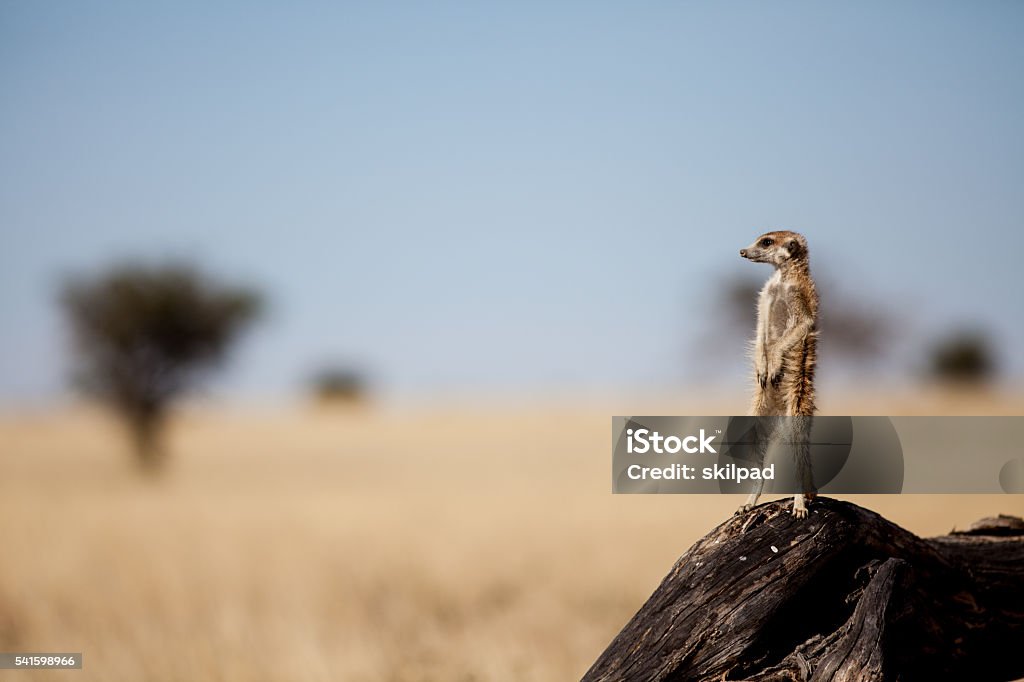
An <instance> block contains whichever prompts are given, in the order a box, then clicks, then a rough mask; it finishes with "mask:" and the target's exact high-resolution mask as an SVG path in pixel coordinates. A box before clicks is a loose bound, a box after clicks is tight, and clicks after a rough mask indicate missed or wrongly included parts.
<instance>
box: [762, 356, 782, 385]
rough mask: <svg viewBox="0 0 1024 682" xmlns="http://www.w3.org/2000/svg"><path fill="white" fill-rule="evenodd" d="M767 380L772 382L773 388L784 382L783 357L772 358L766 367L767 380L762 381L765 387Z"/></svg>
mask: <svg viewBox="0 0 1024 682" xmlns="http://www.w3.org/2000/svg"><path fill="white" fill-rule="evenodd" d="M766 381H767V382H771V384H772V387H773V388H778V387H779V384H780V383H782V358H781V357H779V358H771V359H770V360H768V364H767V366H766V367H765V380H764V381H762V382H761V388H765V385H766Z"/></svg>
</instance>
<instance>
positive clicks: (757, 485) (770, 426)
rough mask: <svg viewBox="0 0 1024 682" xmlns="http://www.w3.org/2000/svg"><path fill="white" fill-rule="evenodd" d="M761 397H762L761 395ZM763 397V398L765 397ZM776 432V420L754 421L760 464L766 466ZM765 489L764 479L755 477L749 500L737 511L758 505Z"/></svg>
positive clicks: (756, 450) (743, 512)
mask: <svg viewBox="0 0 1024 682" xmlns="http://www.w3.org/2000/svg"><path fill="white" fill-rule="evenodd" d="M759 398H761V397H760V396H759ZM761 399H762V400H763V398H761ZM762 406H763V403H762ZM774 434H775V420H774V419H772V418H769V417H766V416H760V417H758V418H757V420H756V422H755V423H754V452H755V453H756V457H757V463H758V466H764V460H765V455H766V453H767V452H768V447H769V445H771V442H772V438H774ZM763 491H764V479H760V478H758V479H754V488H753V490H751V491H750V495H749V496H748V497H747V501H746V502H744V503H743V504H742V505H740V508H739V509H737V510H736V513H737V514H745V513H746V512H748V511H750V510H751V509H753V508H754V507H755V506H757V501H758V500H759V499H761V493H762V492H763Z"/></svg>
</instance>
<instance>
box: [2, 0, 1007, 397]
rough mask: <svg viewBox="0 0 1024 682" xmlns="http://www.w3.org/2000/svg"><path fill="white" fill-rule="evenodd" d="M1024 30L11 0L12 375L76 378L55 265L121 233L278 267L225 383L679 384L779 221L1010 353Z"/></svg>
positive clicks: (893, 300) (105, 248) (153, 245)
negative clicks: (716, 299) (727, 283)
mask: <svg viewBox="0 0 1024 682" xmlns="http://www.w3.org/2000/svg"><path fill="white" fill-rule="evenodd" d="M214 5H216V6H214ZM1022 35H1024V4H1022V3H1019V2H1009V1H1006V2H996V1H993V2H986V3H970V2H958V3H944V2H921V3H911V2H903V3H886V2H876V3H846V4H839V3H810V2H809V3H786V2H773V3H763V2H750V3H719V2H714V3H713V2H707V3H689V2H687V3H678V2H665V3H639V4H638V3H614V4H609V3H600V2H580V3H540V2H538V3H532V2H506V3H469V2H466V3H419V2H411V3H407V4H393V3H361V4H359V5H356V4H354V3H353V4H351V5H346V4H342V3H324V4H300V3H276V4H271V3H237V4H232V3H184V2H175V3H130V2H123V3H97V2H89V3H40V2H7V3H4V4H3V5H2V6H0V91H2V96H0V230H2V239H0V315H2V319H3V327H2V329H3V333H2V334H0V400H3V401H5V402H10V401H15V402H17V401H24V400H28V401H38V400H44V401H45V400H47V399H49V398H51V397H56V396H59V395H60V394H61V392H62V391H63V390H64V388H63V387H64V378H65V372H66V360H65V357H66V353H65V349H64V340H63V337H62V335H61V327H60V320H59V316H58V314H57V311H56V309H55V306H54V292H55V289H56V286H57V282H58V281H59V278H60V276H61V275H63V274H66V273H68V272H80V271H92V270H95V269H97V268H100V267H101V266H103V265H104V264H106V263H110V262H111V261H116V260H119V259H124V258H142V259H149V260H155V261H159V260H161V259H166V258H178V259H182V258H189V259H195V260H197V261H199V262H200V263H202V264H204V265H206V266H207V267H209V268H210V269H211V270H215V271H216V272H218V273H220V274H222V275H223V276H224V277H225V278H236V279H242V280H248V281H251V282H253V283H255V284H257V285H259V286H261V287H262V288H263V289H264V290H265V291H266V292H267V294H268V296H269V298H270V302H271V309H270V314H269V316H268V317H267V318H266V320H265V321H264V323H263V324H262V325H261V326H260V327H259V328H257V329H256V330H255V331H254V333H253V334H252V335H251V336H250V337H249V339H248V340H247V342H246V344H245V345H244V348H243V349H242V352H241V353H240V354H239V355H238V356H237V357H236V358H235V360H234V361H233V363H232V366H231V368H230V370H229V371H228V372H226V374H225V375H224V377H223V381H221V382H220V383H219V384H218V386H219V387H220V390H225V391H228V392H238V393H255V394H265V395H275V394H286V393H287V392H289V391H294V390H296V389H297V387H298V386H300V385H301V381H302V378H303V377H304V376H305V375H306V374H307V373H308V372H309V371H310V370H311V369H312V368H313V367H315V366H316V365H318V364H320V363H322V362H328V361H332V360H335V359H337V360H341V361H353V362H357V363H360V364H362V365H365V366H366V367H367V368H369V369H370V370H371V371H372V372H373V373H374V375H375V377H376V378H377V379H378V380H379V381H380V383H381V385H382V386H383V387H384V389H385V390H387V391H390V392H393V393H395V394H400V393H404V392H428V393H429V392H431V391H435V390H452V389H457V390H476V389H481V390H486V391H489V392H495V391H499V392H500V391H503V390H513V389H514V390H521V389H524V388H525V389H543V388H545V387H549V386H563V387H583V388H585V387H595V386H621V385H655V384H656V385H662V386H664V385H666V384H671V383H673V382H678V381H683V380H685V378H686V377H687V376H688V375H689V370H690V369H691V368H692V366H693V365H694V363H696V362H697V360H696V358H694V357H692V354H690V353H688V352H687V350H686V349H687V347H688V346H687V339H688V338H689V336H691V335H693V334H694V333H695V332H696V331H698V330H700V329H701V328H702V326H703V328H706V325H707V324H708V321H707V316H708V315H714V310H713V309H709V307H708V306H707V305H706V303H707V301H708V300H709V297H710V296H711V295H712V291H711V287H712V284H713V282H714V281H716V278H718V277H720V276H724V275H728V274H730V273H733V274H734V273H735V272H739V271H746V269H749V268H756V267H757V266H753V265H750V264H748V263H744V262H742V261H741V260H740V259H739V257H738V256H737V249H738V248H740V247H741V246H744V245H746V244H747V243H748V242H749V241H751V240H752V238H753V237H754V236H756V234H757V233H758V232H759V231H761V230H763V229H766V228H770V227H789V228H792V229H796V230H800V231H802V232H804V233H805V234H806V235H807V236H808V238H809V240H810V243H811V248H812V256H813V258H814V260H813V262H812V265H813V266H814V268H815V272H816V274H818V275H819V277H827V278H829V279H831V280H833V281H836V282H840V283H841V286H842V288H843V289H844V291H849V292H851V293H852V294H854V295H855V296H862V297H864V298H865V300H875V301H877V300H882V301H884V302H886V303H887V304H888V305H890V306H891V307H892V309H893V310H894V311H895V314H896V316H897V319H900V320H904V321H905V322H906V325H907V329H908V331H907V339H909V341H908V343H910V344H911V345H913V344H914V343H920V342H924V341H926V340H927V339H928V337H929V335H931V334H934V333H936V332H937V331H939V330H944V329H947V328H949V327H951V326H955V325H960V324H966V323H970V324H977V325H981V326H983V327H985V328H986V329H989V330H990V331H992V333H994V334H996V335H997V338H998V340H999V343H1000V351H1001V353H1002V356H1003V358H1004V361H1005V363H1006V366H1007V367H1008V368H1009V369H1010V370H1011V372H1012V373H1014V374H1016V376H1018V377H1019V376H1020V375H1021V373H1022V372H1024V360H1022V357H1021V350H1020V349H1021V348H1024V320H1022V315H1021V311H1022V308H1024V306H1022V305H1021V303H1020V298H1021V295H1022V293H1024V291H1022V275H1021V270H1022V265H1021V259H1022V255H1024V248H1022V241H1024V230H1022V229H1021V228H1022V226H1024V40H1022V39H1021V36H1022ZM758 274H763V275H766V274H767V273H763V272H759V273H758ZM911 337H912V338H911ZM743 362H744V361H743V359H742V358H737V360H736V363H735V366H732V365H729V366H725V367H723V368H722V376H723V377H729V379H728V381H729V382H730V383H732V382H733V378H732V377H734V376H736V375H737V374H738V373H739V372H741V371H742V369H743V368H742V365H743Z"/></svg>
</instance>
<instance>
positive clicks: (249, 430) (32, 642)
mask: <svg viewBox="0 0 1024 682" xmlns="http://www.w3.org/2000/svg"><path fill="white" fill-rule="evenodd" d="M1021 407H1022V402H1021V401H1020V400H1014V401H1007V400H1005V399H1002V398H994V397H993V398H991V399H984V400H974V401H973V402H967V403H964V402H962V401H960V400H959V399H957V400H953V401H951V402H950V401H948V400H947V401H945V402H940V403H929V402H927V401H921V400H918V399H911V398H907V399H906V400H905V401H903V402H900V401H895V402H893V403H892V404H889V405H878V404H872V405H871V409H858V404H857V403H856V402H851V403H850V404H849V405H843V406H839V405H835V406H831V409H830V410H829V412H831V413H839V412H840V411H841V409H842V408H847V410H848V411H849V412H854V413H858V412H859V413H872V414H880V413H891V414H896V413H901V414H911V413H941V412H946V413H950V414H953V413H975V414H1000V413H1020V412H1021ZM630 408H632V409H630ZM639 408H640V406H639V405H635V404H632V405H630V406H628V407H626V406H624V405H618V406H601V407H597V406H594V407H588V408H578V409H574V410H570V409H566V408H564V407H562V408H552V409H543V408H542V407H534V408H529V409H526V408H522V407H518V408H510V409H499V407H498V406H491V407H480V406H478V407H474V408H458V407H450V408H433V409H431V410H426V409H405V410H394V409H393V410H376V411H374V410H364V411H344V410H332V409H324V408H303V409H299V408H296V409H293V410H276V411H271V410H263V411H261V410H258V409H250V410H246V411H240V410H226V409H206V410H200V409H191V410H187V411H185V412H184V413H183V414H181V415H180V417H179V419H178V420H177V422H176V423H175V427H174V429H173V431H172V433H171V448H172V450H173V453H174V458H173V461H172V463H171V466H170V468H169V469H168V471H167V472H166V475H165V476H163V477H162V478H160V479H158V480H147V479H146V478H144V477H143V476H141V475H140V474H139V473H137V472H136V471H135V470H134V469H133V468H132V467H131V466H130V464H131V462H130V460H129V457H128V454H127V453H126V452H125V450H124V448H123V445H122V443H121V440H120V438H119V432H118V431H117V429H116V426H115V425H114V424H112V423H111V422H110V421H109V419H108V418H107V417H106V416H105V415H104V414H103V413H101V412H97V411H93V410H89V409H73V410H71V409H69V410H64V411H55V412H52V413H34V414H29V413H19V414H13V413H9V414H7V415H6V416H3V417H2V418H0V539H2V545H0V651H26V650H29V651H81V652H84V660H85V668H84V670H82V671H72V670H65V671H34V672H29V671H19V672H12V671H0V679H4V680H6V679H18V680H110V681H125V682H129V681H130V682H138V681H141V680H154V681H157V680H176V681H190V682H205V681H213V680H218V681H219V680H225V681H226V680H240V681H257V680H267V681H270V680H274V681H287V680H296V681H298V680H301V681H303V682H308V681H313V680H352V681H361V680H374V681H376V680H383V681H394V682H400V681H401V682H405V681H426V680H444V681H460V680H464V681H467V682H468V681H470V680H481V681H482V680H494V681H504V680H531V681H534V680H538V681H543V680H552V681H554V680H559V681H562V680H571V679H577V678H579V676H580V675H582V673H583V672H584V671H585V670H586V668H587V667H588V666H589V664H590V663H591V662H592V660H593V659H594V658H595V657H596V656H597V655H598V653H600V651H601V650H602V649H603V647H604V646H605V645H606V644H607V642H608V641H609V640H610V639H611V637H612V636H613V635H614V634H615V633H616V632H617V631H618V629H619V627H621V626H622V625H623V624H624V622H625V620H626V619H627V618H628V617H629V616H630V615H631V614H632V613H633V612H634V611H635V610H636V608H637V607H638V606H639V605H640V604H641V602H642V601H643V600H644V599H645V598H646V597H647V595H648V594H649V593H650V592H651V591H652V590H653V588H654V587H655V585H656V584H657V582H658V581H659V580H660V578H661V577H662V575H663V574H664V573H665V572H666V571H667V569H668V568H669V566H670V565H671V564H672V562H673V561H674V560H675V558H676V557H677V556H678V555H679V554H680V553H681V552H683V551H684V550H685V549H686V548H687V547H688V546H689V545H690V544H691V543H692V542H693V541H694V540H695V539H696V538H697V537H699V536H701V535H703V534H704V533H705V532H707V531H708V530H709V529H710V528H711V527H713V526H714V525H715V524H717V523H718V522H719V521H721V520H722V519H724V518H725V517H726V516H728V515H729V514H731V513H732V512H733V510H734V509H735V507H736V506H737V504H738V503H739V502H740V500H738V499H732V498H730V497H725V496H721V497H714V496H699V497H698V496H613V495H611V494H610V480H609V479H610V473H609V465H610V452H609V449H610V443H609V434H610V419H609V416H610V415H611V414H614V413H616V411H617V410H627V409H628V410H629V411H630V412H631V413H666V414H667V413H680V414H687V413H703V412H707V411H708V410H707V406H706V405H705V406H704V409H699V408H698V409H697V410H696V412H695V410H694V406H693V405H686V404H685V401H678V400H677V401H675V402H667V403H659V404H657V405H654V404H652V405H644V406H643V409H639ZM735 409H736V406H735V405H727V406H726V407H725V408H724V409H723V410H721V411H722V412H724V413H727V412H729V411H735ZM855 501H857V502H859V503H861V504H864V505H866V506H869V507H872V508H873V509H876V510H877V511H879V512H880V513H882V514H884V515H886V516H888V517H889V518H892V519H893V520H895V521H896V522H898V523H900V524H901V525H903V526H905V527H907V528H909V529H911V530H913V531H915V532H918V533H921V534H938V533H944V532H947V531H948V530H950V529H951V528H952V527H953V526H956V525H960V526H964V525H966V524H968V523H970V522H971V521H973V520H975V519H976V518H979V517H981V516H986V515H989V514H994V513H996V512H1003V513H1018V514H1020V513H1024V500H1022V499H1021V498H1020V497H1010V496H1002V497H987V496H959V497H930V496H902V497H901V496H891V497H873V498H859V499H857V500H855Z"/></svg>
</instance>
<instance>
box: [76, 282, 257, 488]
mask: <svg viewBox="0 0 1024 682" xmlns="http://www.w3.org/2000/svg"><path fill="white" fill-rule="evenodd" d="M60 300H61V304H62V307H63V309H64V312H65V313H66V314H67V318H68V320H69V322H70V326H71V331H72V335H73V340H74V344H75V350H76V353H77V365H76V374H75V379H76V383H77V384H78V385H79V387H80V388H82V389H83V390H85V391H86V392H87V393H89V394H91V395H93V396H96V397H98V398H100V399H101V400H103V401H105V402H107V403H108V404H110V405H111V406H112V407H113V409H114V410H115V411H116V412H117V413H118V414H119V416H120V417H121V419H122V420H123V421H124V423H125V425H126V426H127V427H128V429H129V432H130V434H131V436H132V439H133V442H134V446H135V453H136V455H137V456H138V459H139V462H140V463H141V464H142V465H143V467H144V468H145V469H147V470H150V471H155V470H157V469H159V467H160V465H161V464H162V462H163V460H164V449H163V447H162V444H161V434H162V429H163V426H164V424H165V422H166V418H167V413H168V408H169V407H170V406H171V405H172V404H173V403H174V401H176V400H178V399H179V398H180V397H181V396H182V395H184V394H185V393H187V392H188V391H189V390H190V389H192V388H194V387H195V385H196V384H197V382H198V380H199V379H200V378H201V377H202V375H203V374H204V373H206V372H208V371H209V370H211V369H212V368H214V367H216V366H217V365H219V364H220V363H221V362H222V361H223V360H224V357H225V356H226V355H227V352H228V350H229V349H230V347H231V346H232V344H233V343H234V342H235V341H236V340H237V338H238V336H239V334H240V332H241V331H243V330H244V329H245V327H247V326H248V325H249V324H250V323H251V322H252V321H253V320H254V319H255V317H256V316H257V314H258V313H259V311H260V308H261V301H260V298H259V296H258V295H257V294H256V293H255V292H253V291H251V290H249V289H245V288H240V287H229V286H224V285H221V284H218V283H215V282H214V281H212V280H210V279H209V278H207V277H206V276H204V275H203V274H201V273H199V272H198V271H196V270H195V269H193V268H191V267H188V266H181V265H168V266H161V267H145V266H137V265H126V266H120V267H116V268H113V269H111V270H110V271H108V272H106V273H102V274H100V275H98V276H94V277H85V278H72V279H70V280H69V281H67V282H66V283H65V285H64V287H63V290H62V293H61V299H60Z"/></svg>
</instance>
